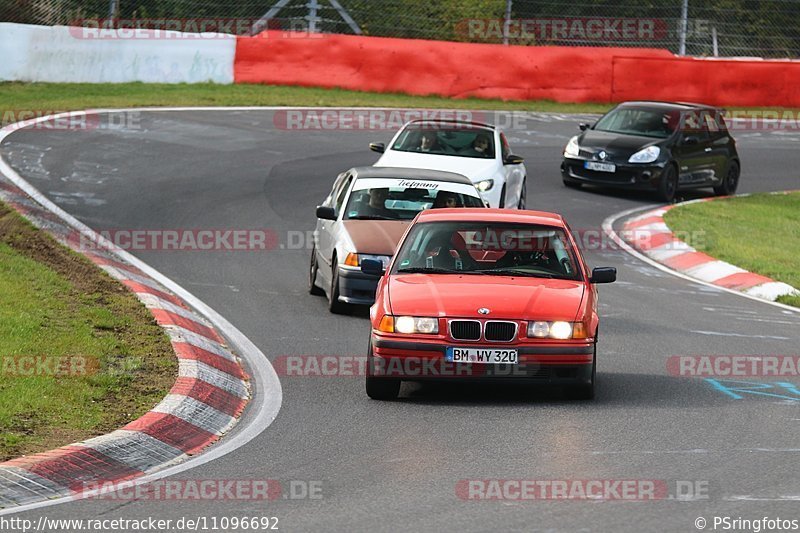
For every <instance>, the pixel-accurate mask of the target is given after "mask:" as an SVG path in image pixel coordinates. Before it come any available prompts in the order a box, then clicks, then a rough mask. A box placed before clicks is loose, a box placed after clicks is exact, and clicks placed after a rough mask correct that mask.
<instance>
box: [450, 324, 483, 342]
mask: <svg viewBox="0 0 800 533" xmlns="http://www.w3.org/2000/svg"><path fill="white" fill-rule="evenodd" d="M450 335H451V336H452V337H453V338H454V339H457V340H460V341H477V340H480V338H481V323H480V322H476V321H474V320H453V321H452V322H450Z"/></svg>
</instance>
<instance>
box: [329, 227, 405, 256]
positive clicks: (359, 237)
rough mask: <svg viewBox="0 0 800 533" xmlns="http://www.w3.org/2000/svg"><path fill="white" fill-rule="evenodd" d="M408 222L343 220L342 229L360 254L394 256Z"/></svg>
mask: <svg viewBox="0 0 800 533" xmlns="http://www.w3.org/2000/svg"><path fill="white" fill-rule="evenodd" d="M410 223H411V221H410V220H408V221H406V220H345V221H344V222H343V224H344V229H345V231H347V234H348V236H349V237H350V240H351V241H352V243H353V246H355V249H356V252H358V253H360V254H373V255H394V251H395V249H396V248H397V243H398V242H400V237H402V236H403V233H405V232H406V229H407V228H408V225H409V224H410Z"/></svg>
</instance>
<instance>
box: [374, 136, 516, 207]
mask: <svg viewBox="0 0 800 533" xmlns="http://www.w3.org/2000/svg"><path fill="white" fill-rule="evenodd" d="M369 147H370V149H371V150H372V151H374V152H378V153H381V154H383V155H382V156H381V158H380V159H378V161H377V162H376V163H375V166H377V167H409V168H428V169H432V170H442V171H445V172H455V173H457V174H462V175H464V176H466V177H468V178H469V179H470V181H472V183H474V184H475V187H476V188H477V189H478V191H480V193H481V196H482V197H483V199H484V200H485V201H486V202H487V203H488V205H489V207H508V208H516V209H525V195H526V186H525V178H526V176H527V171H526V170H525V165H524V164H522V161H523V159H522V158H521V157H519V156H516V155H514V154H512V153H511V149H510V148H509V146H508V141H507V140H506V136H505V135H504V134H503V133H502V132H500V131H499V130H498V129H497V128H495V127H494V126H490V125H488V124H481V123H478V122H460V121H442V120H436V121H430V120H412V121H411V122H408V123H407V124H406V125H405V126H403V128H402V129H401V130H400V131H399V132H397V134H396V135H395V136H394V138H393V139H392V141H391V142H390V143H389V146H388V147H387V146H386V145H385V144H384V143H370V145H369Z"/></svg>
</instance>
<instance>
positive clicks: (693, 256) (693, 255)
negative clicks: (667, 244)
mask: <svg viewBox="0 0 800 533" xmlns="http://www.w3.org/2000/svg"><path fill="white" fill-rule="evenodd" d="M711 261H716V259H714V258H713V257H711V256H710V255H706V254H704V253H702V252H686V253H683V254H680V255H676V256H674V257H670V258H668V259H665V260H664V261H663V263H664V264H665V265H667V266H668V267H670V268H674V269H675V270H688V269H690V268H693V267H696V266H697V265H702V264H703V263H710V262H711Z"/></svg>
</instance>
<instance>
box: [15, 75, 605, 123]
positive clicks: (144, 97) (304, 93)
mask: <svg viewBox="0 0 800 533" xmlns="http://www.w3.org/2000/svg"><path fill="white" fill-rule="evenodd" d="M143 106H319V107H347V106H353V107H404V108H405V107H409V108H448V109H487V110H525V111H551V112H559V113H603V112H605V111H607V110H608V109H610V108H611V107H612V106H611V104H560V103H556V102H551V101H545V100H538V101H530V102H506V101H502V100H484V99H478V98H463V99H451V98H441V97H437V96H408V95H404V94H379V93H367V92H358V91H346V90H343V89H319V88H313V87H286V86H274V85H215V84H211V83H199V84H144V83H120V84H91V83H19V82H6V83H0V110H12V111H21V110H53V111H69V110H73V109H90V108H102V107H143ZM0 116H1V115H0Z"/></svg>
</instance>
